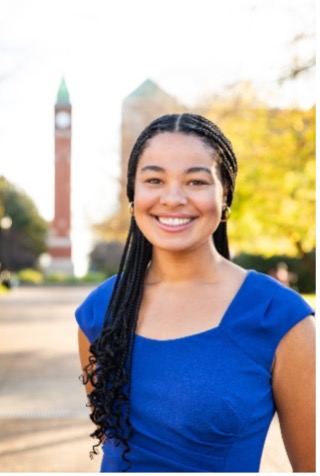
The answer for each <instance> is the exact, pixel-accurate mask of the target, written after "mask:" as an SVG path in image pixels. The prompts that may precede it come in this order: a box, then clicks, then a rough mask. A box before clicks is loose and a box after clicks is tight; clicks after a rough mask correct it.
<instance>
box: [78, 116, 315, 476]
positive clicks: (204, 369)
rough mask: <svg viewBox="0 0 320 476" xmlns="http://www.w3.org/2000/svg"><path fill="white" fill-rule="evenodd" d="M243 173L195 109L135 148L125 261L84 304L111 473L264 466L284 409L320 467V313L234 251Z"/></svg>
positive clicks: (303, 460) (289, 440) (151, 129)
mask: <svg viewBox="0 0 320 476" xmlns="http://www.w3.org/2000/svg"><path fill="white" fill-rule="evenodd" d="M236 173H237V161H236V157H235V155H234V153H233V150H232V146H231V144H230V142H229V141H228V139H227V138H226V137H225V136H224V134H223V133H222V132H221V131H220V129H219V128H218V127H217V126H216V125H215V124H213V123H212V122H210V121H208V120H207V119H205V118H204V117H201V116H198V115H195V114H183V115H166V116H162V117H160V118H159V119H157V120H155V121H154V122H152V123H151V124H150V125H149V126H148V127H147V128H146V129H145V130H144V131H143V132H142V133H141V135H140V136H139V137H138V139H137V141H136V143H135V145H134V147H133V150H132V152H131V155H130V158H129V165H128V181H127V196H128V199H129V202H130V210H131V214H132V217H131V224H130V229H129V234H128V239H127V243H126V246H125V249H124V254H123V257H122V261H121V264H120V269H119V273H118V275H117V276H114V277H112V278H110V279H109V280H107V281H105V282H104V283H102V284H101V285H100V286H99V287H98V288H97V289H96V290H94V291H93V292H92V293H91V294H90V295H89V296H88V298H87V299H86V300H85V301H84V302H83V303H82V304H81V305H80V307H79V308H78V309H77V311H76V318H77V321H78V323H79V326H80V329H79V348H80V357H81V362H82V367H83V377H84V383H85V384H86V389H87V394H88V398H89V402H90V405H91V409H92V413H91V419H92V421H93V422H94V423H95V424H96V425H97V428H96V430H95V431H94V432H93V433H92V435H91V436H93V437H95V438H97V439H98V440H99V441H98V443H97V445H95V446H94V447H93V453H96V448H97V446H99V445H100V444H101V443H103V450H104V456H103V460H102V466H101V470H102V471H106V472H119V471H132V472H257V471H259V465H260V459H261V453H262V449H263V445H264V440H265V437H266V434H267V431H268V428H269V425H270V422H271V420H272V417H273V415H274V413H275V411H277V412H278V414H279V420H280V424H281V427H282V434H283V437H284V442H285V445H286V448H287V452H288V455H289V458H290V461H291V464H292V467H293V470H294V471H313V470H314V467H315V463H314V455H315V447H314V426H315V424H314V423H315V422H314V402H315V395H314V393H315V392H314V388H315V387H314V381H315V375H314V360H315V359H314V319H313V317H312V316H311V314H312V313H313V311H312V309H311V307H310V306H309V305H308V304H307V303H306V302H305V301H304V300H303V299H302V298H301V297H300V296H299V295H298V294H297V293H295V292H294V291H292V290H290V289H288V288H286V287H284V286H282V285H280V284H279V283H278V282H276V281H275V280H273V279H272V278H270V277H268V276H265V275H262V274H260V273H257V272H255V271H253V270H250V271H246V270H244V269H243V268H240V267H239V266H236V265H235V264H234V263H232V262H231V261H230V256H229V247H228V238H227V220H228V217H229V215H230V207H231V205H232V200H233V192H234V186H235V178H236Z"/></svg>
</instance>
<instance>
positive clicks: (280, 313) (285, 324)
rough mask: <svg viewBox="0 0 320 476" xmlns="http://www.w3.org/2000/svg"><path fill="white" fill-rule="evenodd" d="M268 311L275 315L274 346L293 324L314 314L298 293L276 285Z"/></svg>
mask: <svg viewBox="0 0 320 476" xmlns="http://www.w3.org/2000/svg"><path fill="white" fill-rule="evenodd" d="M268 312H269V313H270V314H271V315H272V314H274V315H276V316H277V319H276V322H275V324H276V325H275V344H276V346H278V345H279V343H280V341H281V339H282V338H283V337H284V336H285V334H286V333H287V332H288V331H289V330H290V329H291V328H292V327H293V326H295V325H296V324H298V322H300V321H301V320H302V319H304V318H305V317H307V316H310V315H314V310H313V309H312V308H311V306H309V304H308V303H307V302H306V301H305V300H304V299H303V298H302V297H301V296H300V294H298V293H297V292H296V291H294V290H292V289H290V288H287V287H285V286H278V288H277V290H276V292H275V295H274V297H273V299H272V301H271V303H270V307H269V310H268Z"/></svg>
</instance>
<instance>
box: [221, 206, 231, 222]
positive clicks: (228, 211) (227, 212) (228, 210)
mask: <svg viewBox="0 0 320 476" xmlns="http://www.w3.org/2000/svg"><path fill="white" fill-rule="evenodd" d="M230 215H231V208H230V207H225V208H224V209H223V210H222V217H221V220H220V222H221V223H226V222H227V221H228V220H229V218H230Z"/></svg>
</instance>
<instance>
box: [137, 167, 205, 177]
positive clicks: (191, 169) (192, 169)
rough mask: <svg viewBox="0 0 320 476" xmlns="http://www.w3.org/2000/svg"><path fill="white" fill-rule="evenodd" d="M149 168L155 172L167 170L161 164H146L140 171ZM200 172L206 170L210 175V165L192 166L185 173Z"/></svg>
mask: <svg viewBox="0 0 320 476" xmlns="http://www.w3.org/2000/svg"><path fill="white" fill-rule="evenodd" d="M148 170H152V171H153V172H165V169H164V168H163V167H160V166H159V165H145V166H144V167H142V169H141V171H140V172H146V171H148ZM198 172H205V173H207V174H209V175H212V172H211V170H210V169H209V168H208V167H190V168H189V169H187V170H186V171H185V172H184V173H185V174H194V173H198Z"/></svg>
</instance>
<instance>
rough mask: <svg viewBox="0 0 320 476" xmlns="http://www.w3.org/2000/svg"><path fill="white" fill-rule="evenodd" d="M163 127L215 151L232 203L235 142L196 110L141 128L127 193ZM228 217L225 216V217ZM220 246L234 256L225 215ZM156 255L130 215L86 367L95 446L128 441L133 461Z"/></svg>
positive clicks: (219, 233) (217, 239) (126, 450)
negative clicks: (146, 305)
mask: <svg viewBox="0 0 320 476" xmlns="http://www.w3.org/2000/svg"><path fill="white" fill-rule="evenodd" d="M164 132H172V133H174V132H179V133H183V134H188V135H194V136H196V137H198V138H200V139H201V140H202V141H203V142H204V143H205V144H206V145H208V146H209V147H210V148H211V149H212V150H214V151H215V153H216V155H217V157H218V162H219V165H220V171H221V176H222V182H223V185H224V186H225V187H226V189H227V197H226V204H227V206H228V207H230V206H231V203H232V199H233V192H234V186H235V178H236V173H237V161H236V157H235V155H234V152H233V150H232V146H231V143H230V142H229V140H228V139H227V138H226V137H225V136H224V134H223V133H222V132H221V130H220V129H219V128H218V127H217V126H216V125H215V124H213V123H212V122H211V121H209V120H208V119H206V118H204V117H202V116H199V115H196V114H182V115H177V114H168V115H164V116H162V117H160V118H158V119H156V120H154V121H153V122H152V123H151V124H149V126H147V127H146V129H145V130H144V131H143V132H142V133H141V134H140V136H139V137H138V139H137V140H136V143H135V144H134V147H133V149H132V152H131V154H130V158H129V163H128V176H127V197H128V199H129V202H133V201H134V183H135V175H136V169H137V164H138V161H139V158H140V156H141V154H142V153H143V151H144V149H145V148H146V147H147V145H148V142H149V141H150V140H151V139H152V138H153V137H154V136H156V135H158V134H161V133H164ZM222 218H224V217H222ZM213 241H214V244H215V247H216V249H217V251H218V252H219V253H220V254H221V255H222V256H224V257H225V258H227V259H230V255H229V246H228V238H227V224H226V220H222V221H221V223H220V224H219V226H218V228H217V229H216V231H215V232H214V234H213ZM151 256H152V246H151V244H150V243H149V242H148V241H147V239H146V238H145V237H144V236H143V234H142V233H141V231H140V229H139V228H138V226H137V224H136V222H135V219H134V217H133V216H132V217H131V222H130V227H129V232H128V237H127V241H126V244H125V247H124V251H123V255H122V258H121V262H120V266H119V272H118V274H117V277H116V281H115V285H114V290H113V294H112V297H111V301H110V304H109V306H108V310H107V312H106V317H105V321H104V324H103V328H102V331H101V334H100V337H99V338H98V339H97V340H96V341H95V342H94V343H93V344H92V345H91V347H90V353H91V355H90V358H89V364H88V365H87V366H86V368H85V373H84V383H87V382H90V383H91V385H92V386H93V391H92V392H91V393H90V395H88V397H89V404H90V406H91V409H92V413H91V414H90V418H91V420H92V421H93V422H94V423H95V424H96V426H97V429H96V430H95V431H94V432H93V433H92V434H91V436H92V437H93V438H97V439H98V440H99V441H98V443H97V444H95V445H94V446H93V448H92V451H91V457H93V454H97V448H98V446H99V445H100V444H101V443H103V441H104V440H105V439H106V438H107V439H110V438H115V440H116V443H117V444H121V445H123V453H122V458H123V460H124V461H125V462H127V463H129V465H130V461H129V459H128V453H129V451H130V447H129V441H130V436H131V435H132V427H131V424H130V419H129V416H130V374H131V363H132V352H133V345H134V339H135V331H136V325H137V319H138V314H139V309H140V304H141V301H142V295H143V287H144V278H145V272H146V269H147V266H148V264H149V263H150V260H151Z"/></svg>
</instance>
